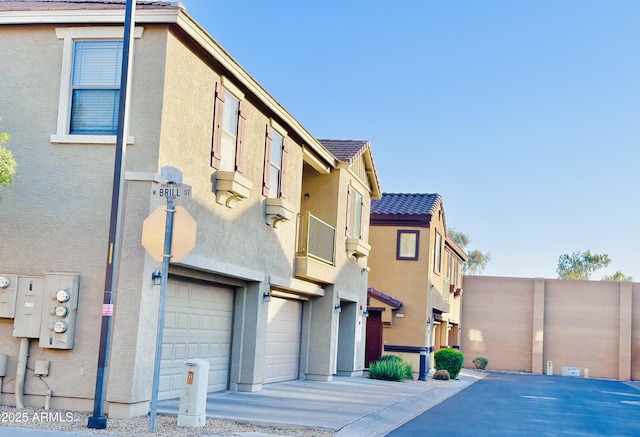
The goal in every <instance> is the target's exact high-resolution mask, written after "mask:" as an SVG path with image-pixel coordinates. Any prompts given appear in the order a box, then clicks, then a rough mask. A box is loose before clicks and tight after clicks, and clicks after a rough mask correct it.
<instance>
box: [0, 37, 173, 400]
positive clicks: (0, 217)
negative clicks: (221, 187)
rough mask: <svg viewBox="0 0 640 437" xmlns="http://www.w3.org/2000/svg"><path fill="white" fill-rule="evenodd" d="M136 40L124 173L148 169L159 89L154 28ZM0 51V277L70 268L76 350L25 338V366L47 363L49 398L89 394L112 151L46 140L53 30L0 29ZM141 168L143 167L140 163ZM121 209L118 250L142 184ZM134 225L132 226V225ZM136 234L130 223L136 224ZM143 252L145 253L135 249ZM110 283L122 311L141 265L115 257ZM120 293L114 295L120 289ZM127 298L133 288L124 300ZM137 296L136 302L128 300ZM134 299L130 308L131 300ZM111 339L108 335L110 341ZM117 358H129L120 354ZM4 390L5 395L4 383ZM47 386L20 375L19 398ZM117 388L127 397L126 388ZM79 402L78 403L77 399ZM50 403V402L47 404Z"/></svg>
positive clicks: (55, 78)
mask: <svg viewBox="0 0 640 437" xmlns="http://www.w3.org/2000/svg"><path fill="white" fill-rule="evenodd" d="M145 30H146V31H145V33H144V37H143V38H141V39H138V40H137V44H136V45H137V50H136V62H135V67H134V78H133V87H134V88H135V89H136V91H135V96H134V97H133V113H134V115H133V116H132V117H131V122H132V125H131V133H132V135H134V136H136V143H135V144H134V145H130V146H128V147H127V149H128V150H127V162H126V170H135V171H144V170H145V168H150V167H153V168H155V162H154V160H153V159H151V160H150V159H149V158H148V156H149V148H150V147H153V146H154V145H155V144H157V139H158V137H157V134H156V135H155V136H154V135H153V132H158V126H159V121H160V112H159V111H158V110H157V109H158V107H159V104H161V97H159V95H158V93H157V92H155V91H157V89H159V88H161V87H162V77H163V75H162V72H163V65H162V58H163V47H164V44H165V43H164V41H163V40H164V37H163V34H162V32H158V31H157V30H153V29H152V28H151V27H149V28H147V29H145ZM0 45H1V50H2V52H3V53H5V54H6V59H5V63H4V66H5V67H4V68H2V71H0V94H2V95H3V98H2V99H0V114H2V115H3V117H4V119H3V122H2V130H3V131H5V130H6V131H7V132H10V134H11V137H12V138H11V141H10V143H9V144H8V147H9V149H10V150H12V152H13V153H14V156H15V158H16V160H17V162H18V173H17V174H16V177H15V183H14V184H13V185H11V186H8V187H5V188H4V189H2V193H1V195H2V200H1V202H2V205H3V208H0V222H1V223H2V224H3V226H2V231H1V236H2V240H3V244H4V249H3V250H2V252H0V272H1V273H12V274H17V275H36V276H41V275H43V274H44V273H45V272H48V271H73V272H78V273H79V274H80V276H81V279H80V297H79V308H78V317H77V326H78V329H77V332H76V336H75V346H74V349H73V350H70V351H57V350H44V349H40V348H38V347H37V346H35V343H34V342H32V345H31V348H30V360H38V359H46V360H49V361H51V367H50V376H49V377H48V380H47V383H48V384H49V386H50V388H51V390H52V391H54V393H56V395H59V396H68V397H73V398H92V397H93V393H94V389H95V378H96V371H95V369H96V362H97V350H98V343H99V333H100V324H99V323H96V320H100V318H101V316H100V310H101V303H102V299H103V292H104V275H105V264H106V259H107V239H108V238H107V237H108V236H107V232H108V229H109V209H110V206H111V188H112V180H113V166H114V150H115V149H114V147H113V145H92V144H59V143H51V142H50V140H49V137H50V135H51V134H53V133H55V132H56V123H57V109H58V101H59V90H60V75H61V66H62V46H63V42H62V40H61V39H58V38H57V36H56V31H55V27H54V26H35V27H29V28H28V29H27V31H25V28H20V27H10V26H3V28H2V37H1V38H0ZM149 162H150V163H151V164H149ZM126 191H127V195H128V198H129V200H130V203H129V205H130V206H131V205H135V208H129V209H127V210H126V212H125V213H124V214H123V247H124V248H126V247H133V246H135V247H136V248H137V250H140V249H138V248H139V246H140V243H139V241H140V240H139V232H138V233H137V234H138V236H137V237H136V238H134V237H132V236H131V234H130V232H131V229H132V228H131V226H132V224H135V222H136V221H137V219H138V218H139V217H140V216H141V214H142V213H144V214H146V213H147V212H148V209H149V207H148V197H149V196H148V187H144V188H143V187H139V186H135V187H134V186H128V187H126ZM134 226H135V225H134ZM138 228H139V225H138ZM142 250H144V249H142ZM122 261H123V262H122V265H123V267H122V270H121V277H122V278H126V280H125V281H122V282H121V283H119V284H118V286H117V288H118V291H119V292H120V291H121V292H122V297H121V298H120V301H121V303H123V302H125V301H126V303H124V304H123V305H122V307H123V308H130V310H131V311H135V310H136V309H137V308H139V307H140V302H139V300H140V284H141V282H142V279H141V276H142V275H141V273H140V270H139V267H140V266H141V265H142V263H141V261H140V260H138V261H135V260H133V259H131V258H128V257H126V256H125V257H123V260H122ZM120 289H121V290H120ZM130 292H133V296H132V295H131V293H130ZM136 296H137V297H136ZM136 300H137V302H136ZM126 311H128V310H123V311H122V312H121V313H120V314H117V315H116V317H115V319H116V322H115V323H116V324H117V323H118V322H117V320H118V318H119V316H120V319H121V320H122V322H121V328H124V329H122V331H121V332H126V333H127V334H126V335H127V336H131V335H133V336H134V337H135V335H137V331H138V330H137V326H136V324H137V320H138V317H139V316H138V315H136V317H135V318H134V319H132V320H131V321H129V322H125V321H124V319H123V318H122V317H121V316H123V315H124V314H123V313H124V312H126ZM123 325H127V326H126V327H125V326H123ZM11 326H12V320H7V319H0V336H2V341H1V342H0V353H3V354H7V355H9V356H10V360H9V373H10V374H13V373H14V372H15V360H14V357H15V356H16V355H17V350H18V344H19V343H18V339H15V338H13V337H12V335H11V332H12V329H11ZM118 335H119V334H116V338H117V336H118ZM121 357H122V358H121V359H122V361H123V362H127V361H128V360H129V357H128V356H127V355H126V354H125V355H122V356H121ZM4 384H5V385H4V389H5V390H6V391H12V390H13V386H14V381H13V378H11V377H9V378H5V381H4ZM46 389H47V387H46V386H45V385H44V384H43V383H42V382H41V381H38V380H37V379H36V378H27V382H26V388H25V393H26V394H27V395H29V394H38V395H43V394H44V393H45V392H46ZM125 390H126V391H129V392H130V391H131V385H129V386H128V387H127V388H126V389H125ZM80 403H81V402H80ZM55 405H56V400H55V398H54V400H53V403H52V406H55Z"/></svg>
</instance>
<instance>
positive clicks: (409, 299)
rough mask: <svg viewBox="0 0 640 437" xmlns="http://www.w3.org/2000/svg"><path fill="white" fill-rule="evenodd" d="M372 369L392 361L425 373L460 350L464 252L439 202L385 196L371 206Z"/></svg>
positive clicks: (367, 359)
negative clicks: (384, 359) (422, 366)
mask: <svg viewBox="0 0 640 437" xmlns="http://www.w3.org/2000/svg"><path fill="white" fill-rule="evenodd" d="M369 241H370V244H371V245H372V247H373V250H372V252H371V256H370V259H369V265H370V268H371V272H370V273H369V286H370V288H369V306H368V309H369V318H368V320H367V352H366V354H365V362H366V365H368V363H369V362H371V361H374V360H376V359H377V358H378V357H380V355H382V354H386V353H392V354H397V355H400V356H402V357H403V358H405V359H406V360H407V361H409V362H411V363H412V364H413V367H414V369H415V370H417V369H418V367H417V366H418V365H419V353H420V349H421V348H426V349H427V350H428V363H429V365H432V364H433V360H432V357H433V353H434V352H435V351H437V350H439V349H441V348H447V347H453V348H459V345H460V341H459V329H460V302H461V299H462V298H461V295H462V291H463V289H462V264H463V263H464V261H465V260H466V254H465V253H464V251H463V250H462V249H461V248H460V247H459V246H458V245H457V244H456V243H455V242H454V241H453V240H452V239H451V238H450V237H449V236H448V235H447V228H446V222H445V213H444V206H443V203H442V197H441V196H440V195H439V194H395V193H384V194H383V196H382V198H381V199H380V200H375V201H373V203H372V206H371V231H370V236H369Z"/></svg>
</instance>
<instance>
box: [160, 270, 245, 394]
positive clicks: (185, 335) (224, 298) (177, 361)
mask: <svg viewBox="0 0 640 437" xmlns="http://www.w3.org/2000/svg"><path fill="white" fill-rule="evenodd" d="M233 295H234V293H233V289H231V288H227V287H224V286H214V285H209V284H205V283H197V282H188V281H180V280H175V279H170V280H169V282H168V283H167V300H166V304H165V322H164V332H163V341H162V359H161V362H160V386H159V389H158V399H171V398H176V397H179V396H180V390H181V388H182V383H183V382H182V379H183V376H182V372H183V371H184V363H185V361H186V360H188V359H191V358H200V359H204V360H207V361H209V386H208V388H207V391H208V392H214V391H221V390H226V389H227V388H228V385H229V359H230V355H231V324H232V319H233Z"/></svg>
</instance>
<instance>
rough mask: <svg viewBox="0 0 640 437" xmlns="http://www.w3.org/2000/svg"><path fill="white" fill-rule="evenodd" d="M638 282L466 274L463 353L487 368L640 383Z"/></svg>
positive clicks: (463, 306) (466, 360) (463, 305)
mask: <svg viewBox="0 0 640 437" xmlns="http://www.w3.org/2000/svg"><path fill="white" fill-rule="evenodd" d="M639 287H640V284H638V283H633V284H632V283H619V282H606V281H604V282H603V281H569V280H557V279H545V280H543V279H526V278H503V277H484V276H465V278H464V289H465V291H464V300H463V301H462V318H463V320H464V325H463V330H462V331H463V335H462V352H463V354H464V355H465V366H473V364H472V360H473V359H474V358H475V357H480V356H483V357H485V358H487V359H488V360H489V366H488V368H490V369H496V370H512V371H528V372H535V373H540V372H546V363H547V361H552V362H553V373H554V374H562V368H563V367H564V366H570V367H580V369H581V375H583V376H584V375H585V369H588V370H587V375H586V376H589V377H595V378H612V379H622V380H626V379H630V378H631V379H634V380H635V379H638V376H639V375H640V360H638V356H639V350H640V344H639V342H638V339H639V338H640V333H639V331H640V323H638V321H639V320H640V319H639V316H638V310H639V308H640V305H639V303H638V299H639V298H640V294H639V291H640V288H639Z"/></svg>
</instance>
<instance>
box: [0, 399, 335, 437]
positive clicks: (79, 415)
mask: <svg viewBox="0 0 640 437" xmlns="http://www.w3.org/2000/svg"><path fill="white" fill-rule="evenodd" d="M90 415H91V413H89V412H79V411H62V410H48V411H45V410H44V409H42V408H24V409H21V410H17V409H16V408H15V407H8V406H4V405H0V427H17V428H30V429H34V428H35V429H47V430H55V431H64V432H71V433H77V434H97V435H100V434H102V435H109V436H122V437H134V436H149V437H150V436H159V437H173V436H176V437H183V436H184V437H192V436H193V437H195V436H207V435H209V436H211V435H215V436H232V435H238V434H237V433H248V434H246V435H256V434H253V433H263V434H275V435H291V436H300V437H313V436H317V437H329V436H332V435H333V434H334V432H333V431H329V430H325V429H299V428H298V429H296V428H266V427H262V426H257V425H251V424H243V423H236V422H232V421H229V420H220V419H207V424H206V425H205V426H204V427H200V428H178V426H177V425H176V422H177V416H164V415H158V416H156V431H155V432H154V433H150V432H149V417H148V416H144V417H135V418H133V419H108V421H107V428H106V429H101V430H97V429H89V428H87V421H88V420H89V416H90ZM258 435H259V434H258Z"/></svg>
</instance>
